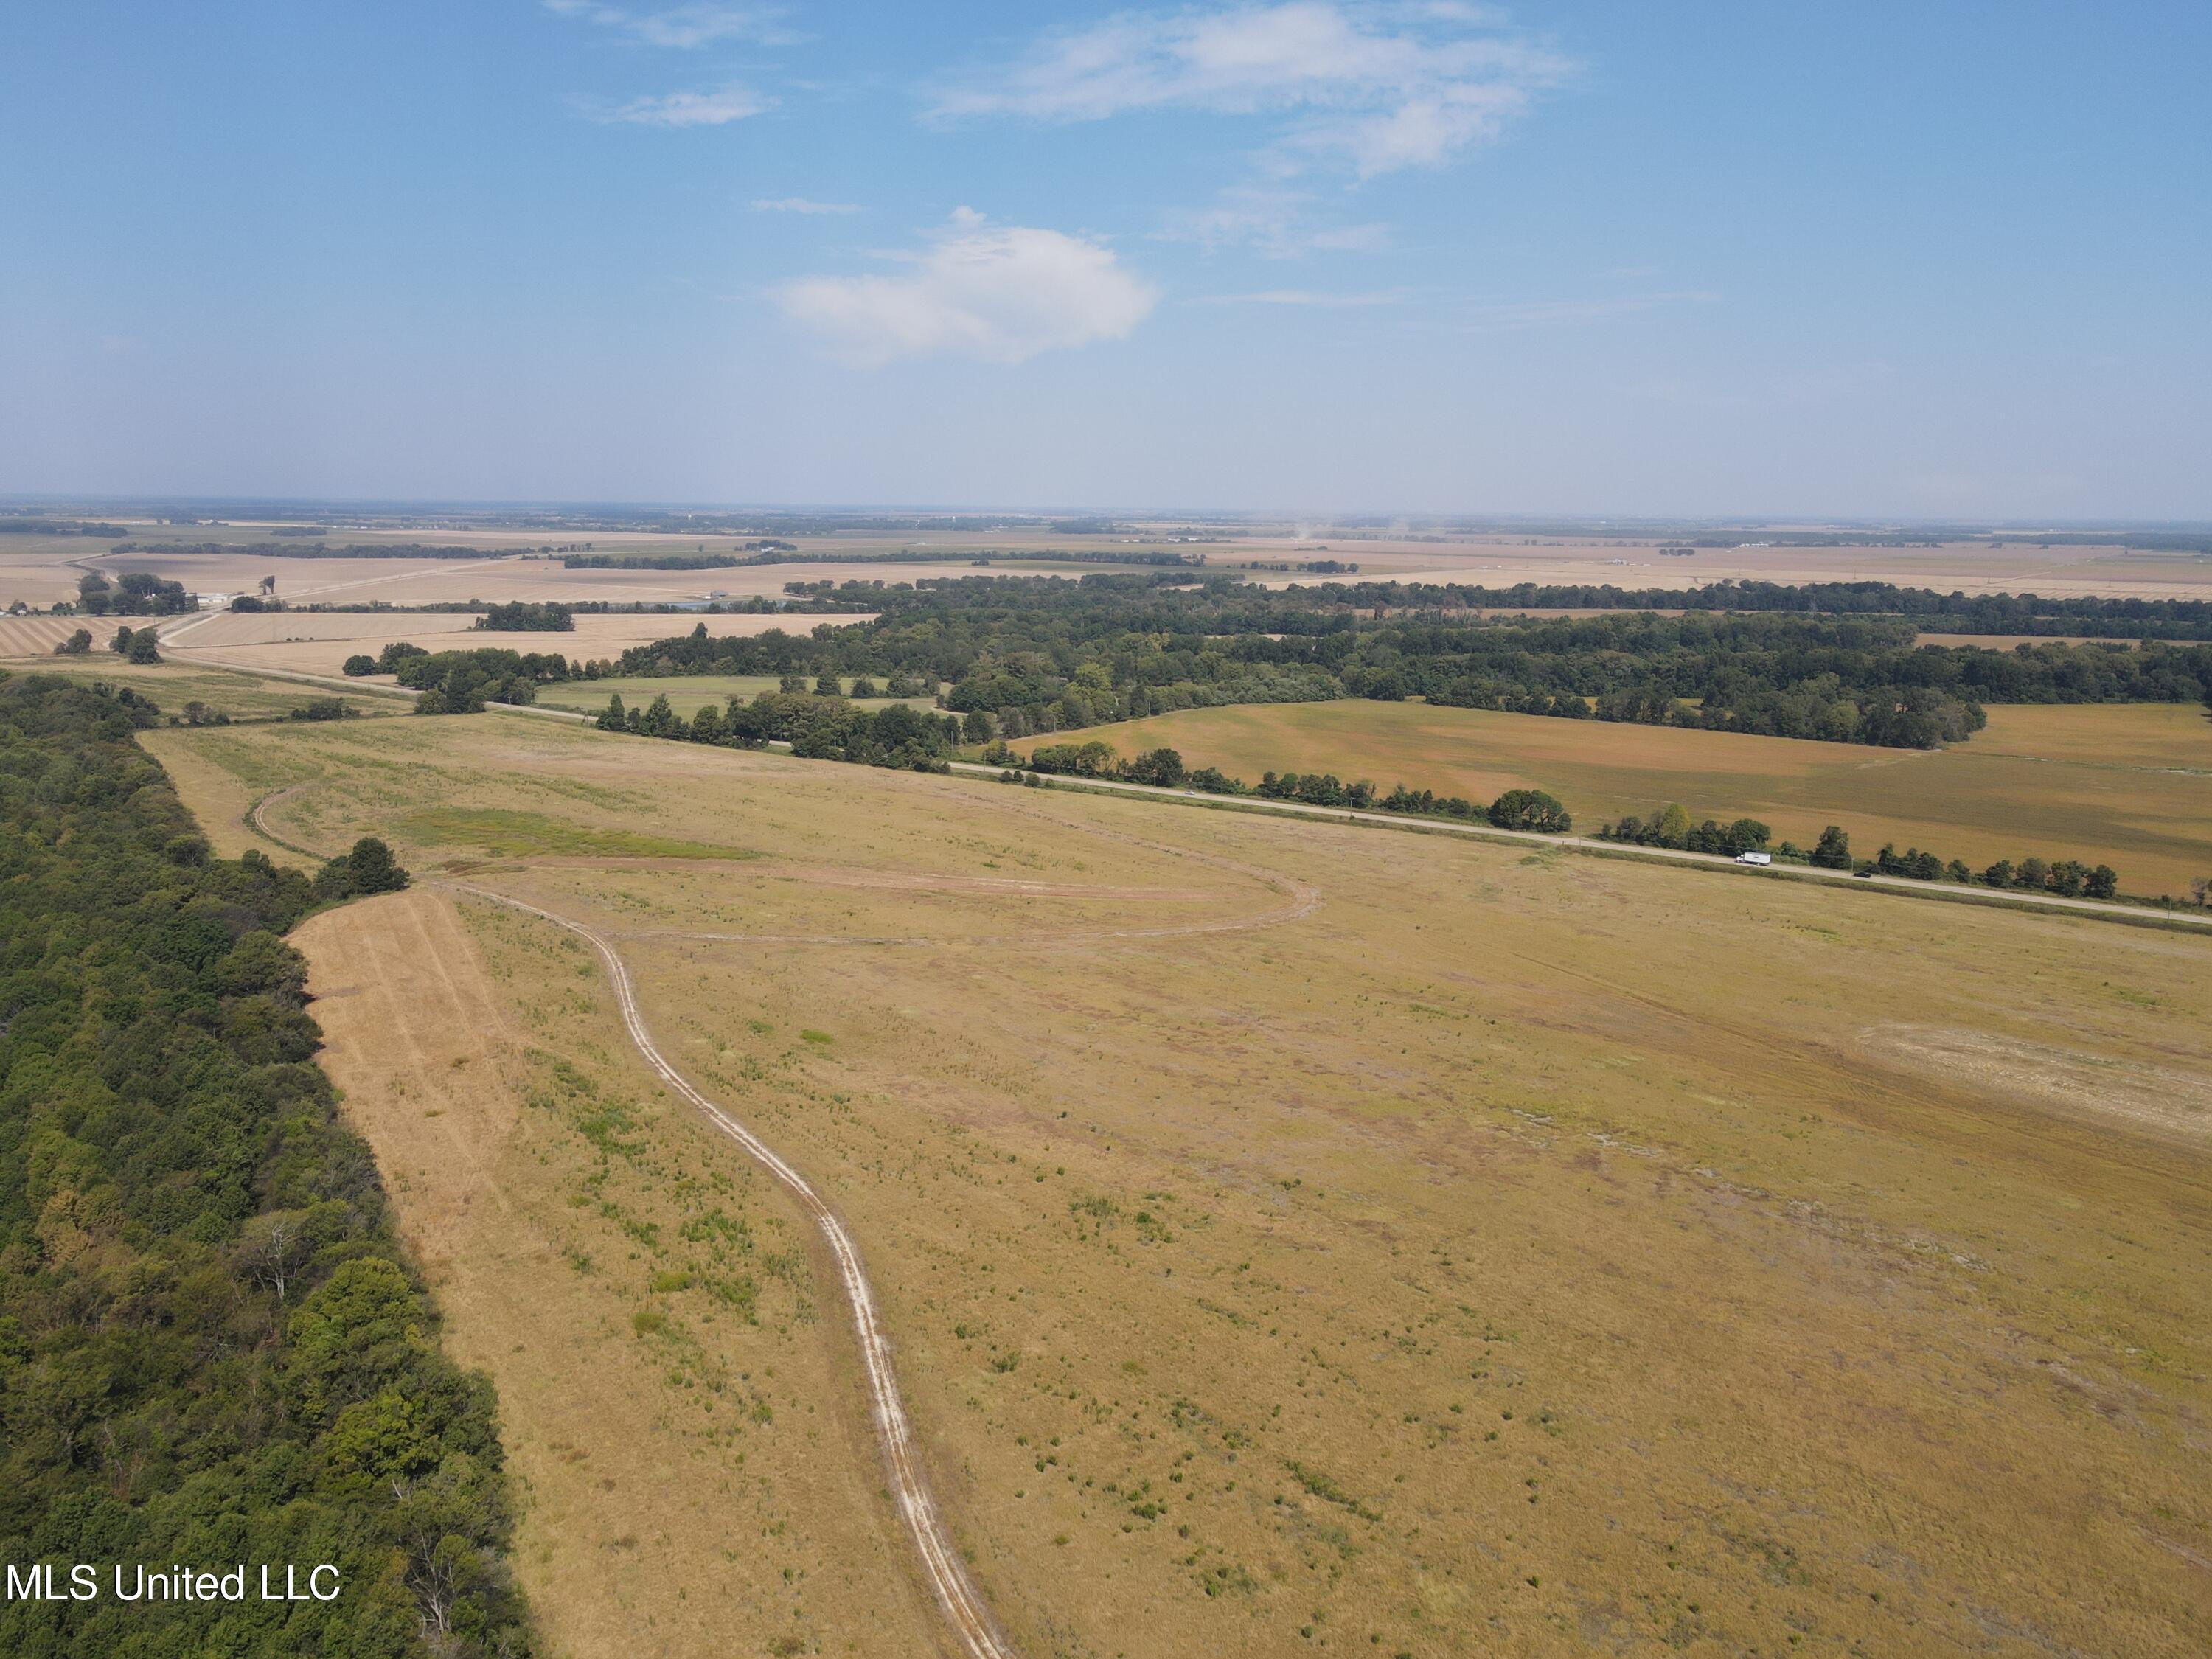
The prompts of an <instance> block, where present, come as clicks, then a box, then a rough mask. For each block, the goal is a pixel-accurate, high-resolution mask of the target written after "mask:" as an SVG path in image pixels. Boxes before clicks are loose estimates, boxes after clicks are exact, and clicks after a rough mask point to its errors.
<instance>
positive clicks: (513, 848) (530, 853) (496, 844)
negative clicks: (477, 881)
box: [401, 806, 760, 859]
mask: <svg viewBox="0 0 2212 1659" xmlns="http://www.w3.org/2000/svg"><path fill="white" fill-rule="evenodd" d="M401 828H402V830H403V832H404V834H405V836H407V838H408V839H409V840H410V841H411V842H414V843H416V845H418V846H423V847H446V846H465V847H474V848H479V849H481V850H482V851H483V852H486V853H489V854H493V855H495V857H499V858H539V857H549V856H557V855H562V854H567V855H569V856H577V855H582V856H598V857H602V858H618V859H750V858H757V857H759V856H760V854H757V853H755V852H752V851H750V850H749V849H747V848H743V847H725V846H722V845H720V844H719V843H717V842H703V841H684V840H683V839H681V838H679V837H678V836H648V835H641V834H639V833H638V832H637V831H635V830H634V829H594V828H592V827H590V826H589V825H586V824H580V823H571V822H569V821H568V820H566V819H563V818H555V817H547V816H546V815H545V814H544V813H543V812H525V811H516V810H514V809H513V808H509V807H498V806H482V807H463V806H436V807H432V808H430V809H429V810H428V811H421V812H416V813H412V814H410V815H409V817H407V818H406V819H405V821H404V823H403V824H402V826H401Z"/></svg>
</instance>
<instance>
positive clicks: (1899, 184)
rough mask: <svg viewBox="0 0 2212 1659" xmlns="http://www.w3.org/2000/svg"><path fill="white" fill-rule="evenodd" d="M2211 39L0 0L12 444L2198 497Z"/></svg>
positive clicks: (2101, 503) (1687, 504)
mask: <svg viewBox="0 0 2212 1659" xmlns="http://www.w3.org/2000/svg"><path fill="white" fill-rule="evenodd" d="M2208 52H2212V12H2208V11H2207V10H2206V9H2203V8H2202V7H2190V6H2182V5H2174V4H2151V5H2144V6H2139V7H2133V8H2129V9H2126V10H2125V11H2124V12H2119V13H2106V14H2099V15H2094V16H2085V15H2083V14H2081V12H2080V11H2079V10H2078V9H2075V8H2072V7H2068V6H2063V5H2058V4H2055V3H2050V4H2026V5H2021V6H2018V7H2013V8H2008V9H2007V10H2006V12H2005V14H2004V15H2003V21H2002V27H1992V26H1991V24H1990V17H1989V15H1988V13H1987V12H1986V11H1985V10H1984V9H1981V8H1978V7H1972V6H1968V5H1965V4H1942V5H1932V6H1927V7H1915V8H1911V9H1910V10H1909V11H1906V10H1899V11H1897V12H1894V13H1890V14H1882V13H1878V12H1877V13H1869V12H1865V11H1854V12H1850V13H1836V14H1821V13H1817V12H1810V11H1804V10H1801V9H1776V8H1765V7H1756V6H1750V5H1741V6H1716V7H1711V8H1705V9H1699V10H1698V11H1696V12H1695V13H1693V14H1686V15H1664V16H1662V15H1655V14H1652V13H1651V12H1650V11H1649V10H1648V9H1644V8H1639V7H1636V6H1633V5H1630V4H1627V3H1625V0H1589V3H1580V4H1565V3H1560V4H1548V5H1528V6H1522V7H1517V8H1515V9H1510V10H1498V9H1490V8H1479V9H1478V8H1471V7H1463V6H1457V5H1443V4H1438V5H1406V4H1396V3H1384V0H1367V3H1361V0H1285V3H1259V4H1248V5H1229V4H1210V5H1204V6H1199V7H1195V8H1176V7H1165V8H1158V9H1145V8H1139V9H1119V8H1115V7H1109V6H1106V5H1103V4H1090V5H1085V6H1082V7H1073V8H1067V9H1062V10H1059V11H1056V12H1055V13H1054V16H1053V20H1052V21H1049V22H1046V23H1042V24H1041V23H1040V22H1039V21H1037V16H1036V13H1035V11H1034V9H1031V8H1027V7H1021V6H1017V5H1014V4H1012V3H1009V0H990V3H983V0H976V3H967V4H962V5H956V6H949V7H938V8H930V9H927V12H926V14H925V13H921V12H917V11H915V10H912V9H902V8H896V7H884V6H881V5H862V6H855V7H851V8H844V9H836V10H831V9H825V8H820V7H811V6H807V5H804V4H792V5H786V6H757V5H736V4H723V3H685V4H661V5H654V4H642V5H617V4H612V3H602V0H541V3H536V4H526V3H519V0H518V3H510V4H507V5H503V6H498V7H486V8H467V9H452V8H446V7H440V6H433V5H428V4H423V3H398V4H392V5H380V6H376V7H366V6H361V5H358V4H355V5H340V6H337V7H331V8H323V9H316V10H314V11H313V12H311V13H303V12H300V11H298V10H296V9H292V8H288V7H284V6H281V5H276V4H273V3H269V0H229V3H221V4H216V5H214V6H210V7H204V8H194V9H190V10H171V9H155V10H149V9H144V8H141V7H136V6H131V5H129V4H126V3H121V0H108V3H89V4H84V5H71V6H68V7H60V6H51V5H49V6H27V7H16V8H12V9H9V11H8V13H7V14H6V15H5V16H4V17H0V146H4V147H5V149H6V153H8V154H9V155H10V157H11V159H13V160H14V161H15V162H16V165H15V166H13V167H9V169H7V170H6V172H5V174H4V176H0V218H4V221H5V222H8V223H9V224H11V225H13V226H15V227H19V228H21V231H22V234H16V235H12V236H10V237H9V238H8V239H6V242H5V245H4V246H0V379H4V380H6V382H7V383H8V384H9V386H11V388H12V390H13V392H14V394H15V395H14V396H13V397H11V398H9V400H8V401H7V403H6V405H5V407H4V408H0V492H10V493H23V494H33V495H42V496H55V495H103V496H107V497H111V498H112V497H118V496H126V495H127V496H140V497H151V496H160V497H167V498H171V499H184V498H200V499H204V498H217V497H227V498H236V497H240V496H259V497H264V498H269V499H277V498H284V499H291V500H321V501H329V500H340V499H351V500H385V501H391V500H405V501H487V500H491V501H553V500H569V501H597V502H612V501H624V502H642V501H790V502H808V501H818V502H861V501H882V502H900V503H906V502H929V503H940V504H951V503H955V502H975V501H987V502H993V503H1009V504H1015V505H1017V506H1018V507H1025V508H1035V507H1040V506H1042V505H1043V504H1047V503H1063V502H1100V501H1109V502H1127V501H1201V502H1206V503H1211V504H1212V505H1211V506H1210V507H1207V508H1204V509H1187V510H1210V511H1218V512H1243V511H1255V512H1270V513H1285V514H1313V515H1322V516H1326V515H1330V514H1342V513H1351V512H1362V513H1407V514H1437V513H1446V514H1472V513H1490V514H1495V515H1510V516H1528V517H1540V516H1560V515H1574V516H1581V517H1595V516H1606V517H1620V516H1644V517H1650V518H1680V519H1705V518H1713V517H1716V516H1725V517H1744V516H1758V517H1762V518H1774V519H1798V520H1805V519H1811V520H1822V521H1834V520H1900V519H1901V520H1919V521H1935V520H1948V519H1981V520H2007V521H2018V522H2042V521H2048V522H2059V521H2067V522H2081V521H2091V520H2093V521H2096V522H2100V523H2112V522H2123V521H2126V522H2166V521H2174V520H2203V519H2206V518H2208V517H2212V470H2208V469H2206V468H2205V467H2204V466H2203V464H2202V451H2203V444H2204V435H2205V434H2206V432H2207V431H2208V430H2212V317H2208V308H2207V307H2205V306H2204V305H2203V295H2202V287H2203V271H2204V270H2206V269H2207V268H2208V266H2209V265H2212V260H2208V258H2207V255H2208V254H2212V178H2208V170H2207V169H2206V168H2205V167H2203V156H2204V155H2207V154H2212V105H2208V103H2207V101H2206V100H2204V99H2203V97H2202V96H2201V89H2200V88H2197V85H2196V84H2195V77H2196V66H2197V64H2201V63H2203V61H2204V60H2205V58H2206V55H2207V53H2208ZM1376 503H1382V504H1383V505H1381V506H1377V505H1376Z"/></svg>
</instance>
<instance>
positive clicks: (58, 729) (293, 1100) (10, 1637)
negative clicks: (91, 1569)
mask: <svg viewBox="0 0 2212 1659" xmlns="http://www.w3.org/2000/svg"><path fill="white" fill-rule="evenodd" d="M153 718H154V710H153V708H152V706H151V705H150V704H149V703H147V702H145V700H144V699H143V698H140V697H137V696H134V695H133V694H131V693H130V692H129V691H127V690H125V691H120V692H116V693H113V694H103V693H101V692H99V691H95V690H89V689H88V688H86V687H84V686H83V685H82V684H79V683H77V682H75V681H71V680H66V679H62V678H56V677H52V676H28V677H24V678H15V679H11V680H9V681H7V682H6V683H4V684H0V1421H4V1422H5V1424H6V1425H7V1432H6V1434H5V1436H4V1437H0V1560H5V1561H6V1562H8V1563H9V1564H10V1567H11V1570H13V1569H15V1568H27V1567H28V1566H30V1565H31V1564H33V1563H34V1562H41V1561H44V1562H58V1563H61V1564H63V1565H61V1566H60V1567H59V1568H58V1570H57V1571H58V1582H59V1583H60V1585H61V1587H62V1588H63V1589H64V1591H65V1590H66V1589H67V1584H68V1564H69V1563H71V1562H96V1563H102V1564H105V1563H109V1562H122V1563H131V1562H143V1563H145V1564H147V1565H149V1566H153V1567H166V1566H167V1565H168V1564H171V1563H176V1562H185V1563H191V1564H192V1565H195V1566H196V1567H207V1568H211V1569H216V1570H220V1565H219V1564H224V1563H239V1562H245V1563H261V1562H269V1563H276V1564H279V1565H282V1564H284V1563H288V1562H289V1563H295V1564H298V1565H299V1566H300V1567H301V1569H302V1571H303V1573H304V1570H305V1569H306V1568H307V1567H308V1566H311V1565H314V1564H317V1563H322V1562H328V1563H331V1564H333V1565H335V1566H336V1567H337V1571H338V1573H339V1582H340V1587H341V1589H342V1591H343V1593H342V1594H341V1595H338V1596H337V1598H336V1599H335V1600H331V1601H307V1600H303V1601H294V1602H285V1601H262V1600H260V1599H259V1597H258V1583H256V1582H255V1581H254V1580H253V1578H252V1574H253V1573H254V1571H256V1569H255V1568H254V1567H253V1566H251V1565H249V1566H248V1567H247V1569H246V1571H247V1575H248V1591H247V1599H246V1600H244V1601H236V1602H232V1601H222V1600H211V1599H196V1600H192V1601H149V1602H145V1603H139V1604H135V1605H117V1604H113V1603H112V1602H106V1601H103V1602H102V1603H100V1604H98V1605H84V1604H72V1603H70V1602H69V1601H60V1602H48V1601H40V1600H35V1599H17V1598H15V1597H12V1596H11V1597H10V1598H9V1600H8V1601H6V1603H5V1604H4V1605H0V1652H6V1653H9V1654H23V1655H30V1654H50V1655H55V1656H74V1655H82V1656H91V1655H95V1654H121V1653H146V1654H155V1653H161V1654H179V1655H181V1654H187V1653H190V1654H201V1653H215V1652H221V1653H224V1654H232V1655H238V1656H241V1659H259V1656H276V1655H280V1654H283V1655H292V1654H300V1653H319V1654H332V1655H336V1654H349V1655H375V1656H394V1659H396V1656H404V1655H422V1656H425V1659H428V1656H430V1655H453V1656H460V1655H483V1654H501V1655H508V1656H523V1655H526V1654H527V1653H528V1652H529V1651H530V1648H531V1642H530V1638H529V1634H528V1632H527V1629H526V1625H525V1622H524V1614H523V1610H522V1608H521V1607H520V1603H519V1601H518V1600H517V1597H516V1595H515V1593H514V1591H513V1589H512V1587H511V1585H510V1583H509V1582H508V1577H507V1563H506V1550H507V1541H508V1538H509V1535H510V1531H511V1528H512V1520H511V1514H512V1508H511V1502H510V1497H509V1493H508V1490H507V1483H506V1479H505V1476H504V1474H503V1473H502V1467H501V1465H502V1459H501V1448H500V1443H499V1438H498V1433H497V1429H496V1422H495V1413H494V1401H493V1398H492V1395H491V1389H490V1386H489V1383H487V1382H486V1380H485V1379H484V1378H483V1377H482V1376H477V1375H473V1374H471V1373H467V1372H464V1371H462V1370H459V1368H458V1367H456V1366H455V1365H454V1364H453V1363H452V1361H451V1360H449V1359H448V1358H447V1357H446V1356H445V1354H444V1353H443V1352H441V1349H440V1347H439V1346H438V1342H437V1337H436V1332H437V1316H436V1314H435V1310H433V1309H432V1307H431V1306H430V1304H429V1302H428V1298H427V1297H425V1295H424V1294H423V1291H422V1287H421V1285H419V1284H418V1283H417V1281H416V1279H415V1277H414V1275H413V1274H412V1273H411V1272H410V1270H409V1269H408V1267H407V1266H406V1265H405V1263H404V1260H403V1258H402V1256H401V1255H400V1252H399V1249H398V1244H397V1243H396V1242H395V1240H394V1238H393V1236H392V1225H391V1221H390V1218H389V1214H388V1212H387V1208H386V1200H385V1194H384V1192H383V1189H382V1188H381V1186H380V1183H379V1182H378V1179H377V1173H376V1167H375V1164H374V1162H373V1161H372V1159H371V1158H370V1155H369V1152H368V1148H367V1147H366V1146H364V1145H362V1142H361V1141H360V1140H359V1139H357V1138H356V1136H355V1135H354V1134H353V1133H352V1132H351V1131H350V1130H349V1129H348V1128H347V1127H346V1126H345V1124H344V1122H343V1120H342V1119H341V1118H340V1117H339V1115H338V1113H337V1101H336V1097H335V1094H334V1092H333V1091H332V1089H331V1085H330V1081H329V1079H327V1078H325V1076H324V1074H323V1073H322V1071H321V1070H320V1069H319V1067H318V1066H316V1064H315V1061H314V1055H315V1051H316V1048H317V1047H318V1046H319V1033H318V1031H317V1030H316V1028H315V1024H314V1021H313V1018H310V1016H309V1014H308V1012H307V1006H306V1004H307V994H306V988H305V987H306V981H307V966H306V963H303V962H302V961H301V958H300V957H299V955H298V953H297V952H295V951H294V950H293V949H292V948H291V946H289V945H287V944H286V943H285V942H284V939H283V934H284V933H285V932H286V931H287V930H288V929H289V928H290V927H292V925H293V924H294V923H295V921H298V920H299V919H300V918H301V916H302V915H305V914H307V912H308V911H309V910H311V909H313V908H315V907H316V905H317V904H318V903H319V902H322V901H324V900H325V899H334V898H338V897H343V896H346V895H347V894H349V893H356V892H374V891H384V890H391V889H392V888H394V887H397V886H399V885H403V884H404V883H405V880H406V877H405V874H404V872H401V871H399V870H398V869H397V868H396V867H395V866H393V865H392V861H391V857H390V854H389V851H388V849H386V848H384V847H383V846H382V844H381V843H380V842H373V841H363V842H361V843H359V844H358V845H356V848H354V850H353V852H352V853H350V854H347V855H346V856H345V857H344V858H342V859H336V860H331V862H330V863H329V864H327V865H325V866H324V869H323V871H322V872H320V873H319V875H318V876H317V877H316V878H314V879H313V880H312V881H311V880H310V879H309V878H307V877H306V876H304V875H302V874H301V873H299V872H296V871H293V870H288V869H280V868H278V867H277V866H276V865H274V864H273V863H271V862H270V860H269V859H268V858H267V857H266V856H265V855H264V854H260V853H258V852H249V853H247V854H245V856H244V857H243V858H240V859H238V860H226V859H219V858H217V857H216V856H215V854H214V853H213V852H212V850H211V849H210V847H209V845H208V842H207V841H206V840H205V838H204V836H202V835H201V834H200V832H199V830H198V829H197V826H196V825H194V823H192V821H191V817H190V816H189V815H188V814H187V813H186V812H185V810H184V808H183V807H182V806H181V805H179V802H178V799H177V795H176V793H175V791H174V790H173V788H172V787H171V786H170V783H169V781H168V779H167V777H166V776H164V775H163V773H162V771H161V767H160V766H159V765H157V764H156V763H155V762H154V761H153V760H152V759H151V758H149V757H148V756H147V755H146V754H145V753H144V752H143V751H142V750H140V749H139V748H138V747H137V744H136V743H135V742H134V741H133V738H134V734H135V732H137V730H138V729H139V728H141V727H143V726H146V725H148V724H149V723H150V722H151V721H152V720H153ZM101 1571H102V1572H103V1575H104V1574H105V1571H106V1569H105V1567H104V1566H103V1567H102V1569H101Z"/></svg>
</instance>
